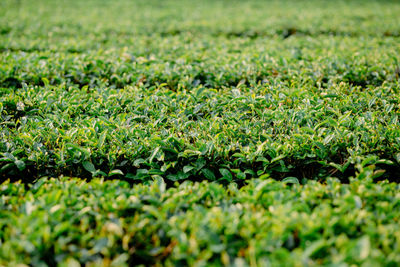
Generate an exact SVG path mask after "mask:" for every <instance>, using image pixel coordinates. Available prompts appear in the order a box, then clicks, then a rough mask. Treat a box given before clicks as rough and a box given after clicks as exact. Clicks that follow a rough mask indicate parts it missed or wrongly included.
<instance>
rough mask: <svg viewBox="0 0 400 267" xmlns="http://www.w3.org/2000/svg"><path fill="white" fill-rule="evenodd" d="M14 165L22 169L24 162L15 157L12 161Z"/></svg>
mask: <svg viewBox="0 0 400 267" xmlns="http://www.w3.org/2000/svg"><path fill="white" fill-rule="evenodd" d="M14 163H15V165H16V166H17V168H18V170H20V171H23V170H24V169H25V162H23V161H22V160H19V159H17V160H16V161H14Z"/></svg>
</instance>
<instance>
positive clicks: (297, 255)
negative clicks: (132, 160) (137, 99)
mask: <svg viewBox="0 0 400 267" xmlns="http://www.w3.org/2000/svg"><path fill="white" fill-rule="evenodd" d="M360 175H366V173H365V171H364V173H363V174H362V173H360ZM399 190H400V186H399V185H398V184H394V183H392V184H389V183H378V184H377V183H373V182H371V180H370V179H369V178H367V179H365V177H363V179H357V180H354V181H352V182H351V183H350V184H341V183H340V182H339V181H338V180H335V179H328V180H327V183H326V184H325V185H322V184H321V183H318V182H315V181H310V182H307V183H306V184H305V185H303V186H300V185H288V184H286V183H282V182H277V181H275V180H271V179H267V180H254V181H251V182H250V183H249V184H248V185H246V186H244V187H242V188H241V189H238V187H237V186H236V185H235V184H230V185H229V186H228V187H224V186H222V185H218V184H216V183H208V182H203V183H192V182H185V183H182V184H180V185H179V186H177V187H172V188H169V189H166V185H165V183H164V182H163V181H162V180H156V181H154V182H152V183H151V184H150V185H143V184H138V185H135V186H133V187H130V186H129V184H128V183H126V182H121V181H108V182H106V181H103V180H97V179H94V180H92V181H91V182H90V183H87V182H84V181H81V180H77V179H72V180H71V179H61V180H54V179H52V180H46V179H42V180H39V181H38V182H37V183H36V184H35V185H33V186H32V187H31V188H29V189H25V188H24V186H23V185H22V184H20V183H18V184H17V183H14V184H13V183H8V182H6V183H3V184H2V185H1V187H0V196H1V197H0V206H1V209H2V210H3V211H2V217H1V218H0V229H2V231H1V233H0V240H2V241H1V246H0V265H1V264H7V263H8V264H12V263H20V262H27V263H31V264H32V265H33V266H42V265H43V264H47V265H55V264H60V266H79V265H78V264H79V263H82V264H87V266H109V265H111V266H123V265H124V264H126V265H128V264H130V265H132V264H140V263H142V264H145V265H149V264H155V263H159V264H163V265H169V266H193V265H196V266H205V265H207V266H210V265H232V264H236V265H238V266H247V265H250V266H268V264H270V265H272V266H278V265H279V263H281V264H282V262H285V266H303V265H305V266H317V265H318V266H319V265H321V264H333V265H330V266H347V265H346V264H348V265H351V264H356V265H361V264H369V265H366V266H397V264H398V263H399V262H400V247H399V244H400V235H399V233H400V224H399V221H398V220H399V218H400V193H399ZM41 264H42V265H41ZM63 264H65V265H63ZM102 264H104V265H102Z"/></svg>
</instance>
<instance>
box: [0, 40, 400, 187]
mask: <svg viewBox="0 0 400 267" xmlns="http://www.w3.org/2000/svg"><path fill="white" fill-rule="evenodd" d="M183 39H184V37H172V38H166V39H162V38H160V39H156V40H160V43H155V42H154V43H153V44H151V45H150V47H148V48H147V49H148V50H149V51H147V52H146V51H144V47H145V45H144V42H145V41H146V40H148V38H147V37H138V38H137V40H138V41H139V44H140V45H138V46H137V47H136V46H132V47H129V48H123V47H119V46H118V45H117V46H116V47H115V48H111V47H109V48H108V49H109V50H105V51H103V50H95V51H92V50H90V49H89V50H88V52H85V53H83V54H74V53H72V54H71V53H68V52H65V51H64V52H40V51H39V52H38V51H36V52H35V51H32V52H30V53H26V52H21V51H4V52H3V53H1V54H0V61H1V62H3V63H4V64H1V65H0V71H1V72H2V74H3V75H2V77H3V79H2V80H1V81H0V82H1V83H2V86H3V88H2V89H1V92H0V116H1V117H0V119H1V122H0V123H1V125H2V128H1V130H0V136H1V139H0V153H1V156H0V157H1V158H0V175H1V176H2V177H3V179H5V178H9V177H21V175H22V176H25V177H27V178H26V179H27V180H29V179H30V178H32V179H34V178H37V177H40V176H43V175H52V176H58V175H60V174H65V175H70V176H79V177H91V176H115V175H116V176H118V177H121V178H122V177H125V178H127V179H130V180H132V179H133V180H135V181H142V180H146V179H150V178H151V176H152V175H162V176H164V177H167V179H168V180H170V181H176V180H184V179H192V180H193V179H194V180H200V179H209V180H223V181H225V182H230V181H241V180H244V179H247V178H251V177H257V176H259V175H263V174H272V175H273V176H274V177H281V178H283V177H288V176H295V177H297V178H299V179H302V178H305V177H308V178H318V179H324V178H325V177H328V176H330V175H333V174H334V175H335V176H337V177H342V178H343V179H347V177H348V176H349V175H352V174H354V170H355V168H354V166H355V164H357V162H359V161H360V160H361V161H364V160H368V161H373V162H372V163H374V164H379V167H380V168H381V169H382V170H386V174H385V175H386V178H391V179H392V174H393V173H396V172H397V171H398V170H399V157H400V155H399V154H398V151H399V144H400V130H399V127H398V126H399V121H398V117H399V109H400V106H399V102H400V101H399V94H398V92H399V84H398V78H399V76H398V75H399V73H398V66H397V65H396V64H397V61H396V57H393V55H394V54H395V53H398V52H399V51H397V50H398V46H396V45H394V43H395V40H390V39H388V40H378V39H369V42H368V45H365V44H362V42H361V41H360V40H358V39H354V38H343V37H334V38H324V39H321V40H319V42H317V41H316V40H310V39H307V38H303V37H296V38H295V39H292V40H287V41H282V40H277V39H272V40H263V41H262V40H250V41H249V40H245V39H240V38H238V39H237V40H236V41H231V40H228V39H224V38H217V39H215V38H214V37H209V39H206V40H204V41H203V42H202V43H197V42H195V43H191V42H189V43H187V44H184V43H183V42H182V40H183ZM341 42H344V43H342V44H341ZM132 44H133V43H132ZM180 44H181V46H182V47H181V48H179V45H180ZM213 44H215V46H213ZM266 44H268V46H267V47H268V50H262V49H263V47H265V45H266ZM204 47H207V49H206V50H204ZM298 47H302V48H301V49H300V48H298ZM349 47H350V48H349ZM360 47H362V49H361V50H360ZM264 49H265V48H264ZM355 51H358V52H357V53H356V54H355ZM174 57H175V59H174ZM393 179H394V178H393Z"/></svg>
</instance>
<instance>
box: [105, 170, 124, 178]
mask: <svg viewBox="0 0 400 267" xmlns="http://www.w3.org/2000/svg"><path fill="white" fill-rule="evenodd" d="M113 175H124V173H123V172H122V171H121V170H119V169H114V170H112V171H110V172H109V173H108V176H109V177H110V176H113Z"/></svg>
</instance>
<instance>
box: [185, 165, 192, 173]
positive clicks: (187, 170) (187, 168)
mask: <svg viewBox="0 0 400 267" xmlns="http://www.w3.org/2000/svg"><path fill="white" fill-rule="evenodd" d="M193 169H194V167H193V166H189V165H188V166H185V167H183V172H184V173H188V172H190V171H191V170H193Z"/></svg>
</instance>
